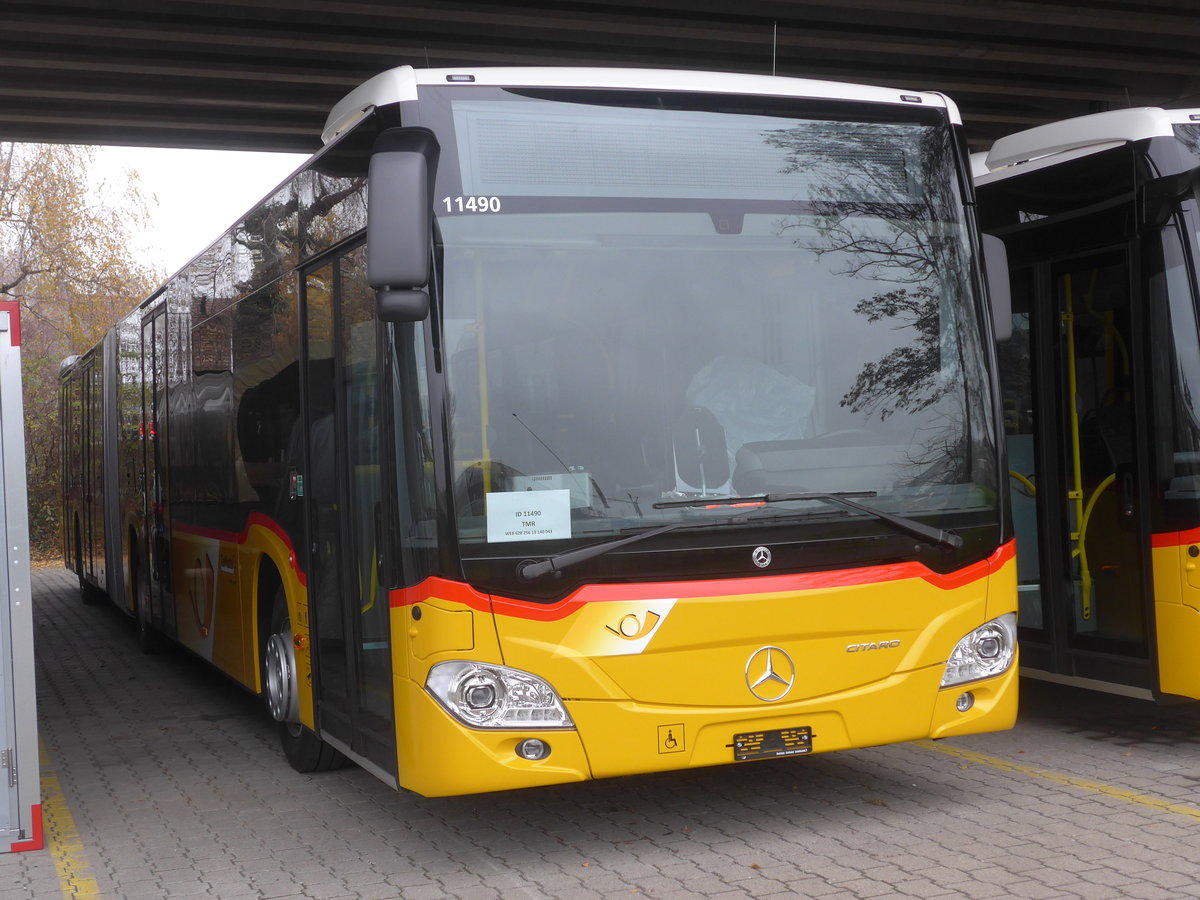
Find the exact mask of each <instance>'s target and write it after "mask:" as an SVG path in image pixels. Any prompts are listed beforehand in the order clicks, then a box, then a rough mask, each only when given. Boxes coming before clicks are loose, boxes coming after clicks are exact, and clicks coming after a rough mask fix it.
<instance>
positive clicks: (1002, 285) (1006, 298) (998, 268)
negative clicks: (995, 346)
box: [983, 234, 1012, 341]
mask: <svg viewBox="0 0 1200 900" xmlns="http://www.w3.org/2000/svg"><path fill="white" fill-rule="evenodd" d="M983 268H984V270H985V271H986V272H987V286H988V296H989V297H991V300H992V330H993V331H994V332H995V334H996V340H997V341H1007V340H1008V339H1009V338H1011V337H1012V290H1011V289H1010V287H1009V282H1008V248H1007V247H1005V246H1004V241H1002V240H1000V238H998V237H996V236H995V235H994V234H985V235H983Z"/></svg>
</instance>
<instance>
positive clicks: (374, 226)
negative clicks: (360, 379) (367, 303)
mask: <svg viewBox="0 0 1200 900" xmlns="http://www.w3.org/2000/svg"><path fill="white" fill-rule="evenodd" d="M438 151H439V148H438V142H437V138H435V137H434V135H433V132H432V131H429V130H428V129H426V128H389V129H387V130H386V131H384V132H383V133H381V134H380V135H379V137H377V138H376V139H375V146H374V147H373V148H372V150H371V163H370V168H369V169H368V172H367V281H368V282H369V283H370V285H371V287H373V288H374V289H375V299H376V305H377V309H378V314H379V318H380V319H382V320H383V321H385V322H419V321H420V320H422V319H424V318H425V317H426V316H427V315H429V291H428V285H429V273H430V264H431V262H430V260H431V257H432V254H433V205H432V201H431V199H430V198H431V197H432V195H433V176H434V173H435V172H436V171H437V160H438Z"/></svg>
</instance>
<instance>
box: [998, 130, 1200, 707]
mask: <svg viewBox="0 0 1200 900" xmlns="http://www.w3.org/2000/svg"><path fill="white" fill-rule="evenodd" d="M1198 184H1200V110H1195V109H1192V110H1186V109H1185V110H1162V109H1123V110H1116V111H1112V112H1105V113H1099V114H1095V115H1090V116H1084V117H1081V118H1078V119H1072V120H1068V121H1063V122H1058V123H1054V124H1049V125H1044V126H1040V127H1037V128H1033V129H1030V130H1028V131H1024V132H1021V133H1018V134H1014V135H1011V136H1009V137H1006V138H1003V139H1001V140H999V141H996V143H995V144H994V145H993V147H992V148H991V150H990V152H989V153H988V154H987V156H986V160H985V161H984V162H983V165H982V166H980V167H979V174H978V177H977V179H976V188H977V191H978V202H979V210H980V213H979V214H980V219H981V223H982V226H983V228H984V230H985V232H988V233H990V234H991V235H994V236H997V237H1000V238H1001V239H1002V240H1003V241H1004V243H1005V245H1006V249H1007V258H1008V261H1009V264H1010V266H1011V289H1012V296H1011V303H1012V318H1013V321H1012V338H1011V340H1009V341H1007V342H1004V343H1002V344H1001V346H1000V350H999V354H1000V372H1001V380H1002V384H1003V395H1004V423H1005V435H1006V443H1007V445H1008V456H1009V468H1010V473H1009V477H1010V487H1011V492H1012V512H1013V517H1014V522H1015V527H1016V533H1017V546H1018V554H1017V568H1018V579H1019V595H1020V603H1019V606H1020V612H1019V618H1018V630H1019V635H1020V643H1021V659H1022V672H1023V673H1028V674H1030V675H1033V676H1035V677H1040V678H1046V679H1050V680H1056V681H1066V682H1069V683H1074V684H1079V685H1081V686H1088V687H1092V688H1097V689H1100V690H1106V691H1110V692H1114V693H1124V694H1129V695H1131V696H1141V697H1146V698H1159V699H1166V698H1170V697H1188V698H1200V658H1198V657H1197V654H1196V647H1197V646H1200V334H1198V331H1197V300H1198V299H1200V294H1198V292H1197V281H1196V273H1197V266H1198V264H1200V247H1198V245H1197V234H1198V230H1200V218H1198V214H1197V200H1196V188H1197V185H1198Z"/></svg>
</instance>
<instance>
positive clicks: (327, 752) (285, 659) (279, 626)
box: [263, 587, 349, 772]
mask: <svg viewBox="0 0 1200 900" xmlns="http://www.w3.org/2000/svg"><path fill="white" fill-rule="evenodd" d="M297 683H298V678H297V675H296V657H295V651H294V648H293V644H292V623H291V620H290V618H289V617H288V608H287V600H286V599H285V598H284V595H283V588H282V587H280V588H279V589H277V590H276V592H275V601H274V603H273V605H272V608H271V627H270V629H269V634H268V636H267V641H266V649H265V651H264V653H263V695H264V697H265V699H266V701H267V711H268V712H269V713H270V714H271V718H273V719H274V720H275V721H276V722H278V723H279V744H280V746H281V747H282V748H283V755H284V756H285V757H287V761H288V763H289V764H290V765H291V767H292V768H293V769H295V770H296V771H297V772H326V771H329V770H331V769H340V768H341V767H342V766H344V765H346V764H347V763H348V762H349V760H347V759H346V757H345V756H343V755H342V754H341V753H339V752H338V751H337V750H335V749H334V748H333V747H331V746H329V744H327V743H325V741H323V740H321V738H320V737H319V736H318V735H317V734H315V733H313V732H312V731H310V730H309V729H308V728H306V727H304V725H303V724H302V723H301V722H300V714H299V703H298V699H297V686H298V684H297Z"/></svg>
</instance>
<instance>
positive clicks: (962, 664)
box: [942, 613, 1017, 687]
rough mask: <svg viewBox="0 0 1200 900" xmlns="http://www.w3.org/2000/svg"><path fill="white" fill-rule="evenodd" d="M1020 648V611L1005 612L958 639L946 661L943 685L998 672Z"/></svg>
mask: <svg viewBox="0 0 1200 900" xmlns="http://www.w3.org/2000/svg"><path fill="white" fill-rule="evenodd" d="M1016 650H1017V614H1016V613H1005V614H1004V615H1002V616H1000V618H998V619H992V621H990V622H987V623H985V624H983V625H980V626H979V627H978V628H976V629H975V630H974V631H972V632H971V633H970V634H968V635H967V636H966V637H965V638H963V639H962V640H961V641H959V642H958V646H957V647H955V648H954V652H953V653H951V654H950V659H949V660H948V661H947V663H946V672H945V674H944V675H942V687H950V686H951V685H954V684H963V683H964V682H967V681H978V680H979V679H981V678H991V677H992V676H993V675H999V674H1000V673H1001V672H1003V671H1005V670H1006V669H1007V668H1008V667H1009V666H1010V665H1012V661H1013V656H1014V655H1015V653H1016Z"/></svg>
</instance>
